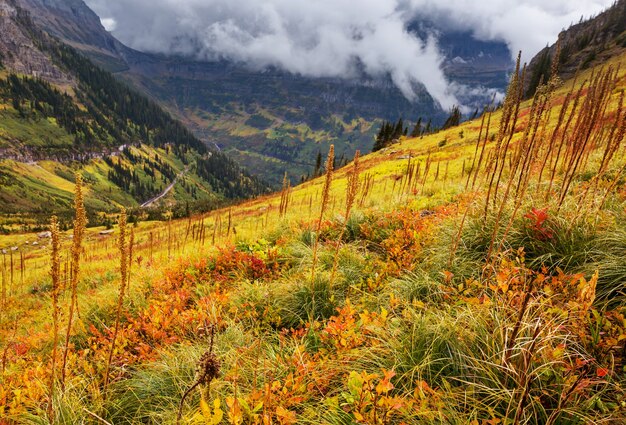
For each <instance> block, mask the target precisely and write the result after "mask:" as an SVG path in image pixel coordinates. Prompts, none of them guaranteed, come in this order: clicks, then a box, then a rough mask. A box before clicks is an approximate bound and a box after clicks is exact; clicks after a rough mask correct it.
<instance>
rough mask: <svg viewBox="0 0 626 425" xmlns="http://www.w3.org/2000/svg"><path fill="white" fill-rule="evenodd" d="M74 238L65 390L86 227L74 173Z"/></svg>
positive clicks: (80, 187)
mask: <svg viewBox="0 0 626 425" xmlns="http://www.w3.org/2000/svg"><path fill="white" fill-rule="evenodd" d="M74 213H75V218H74V237H73V239H72V251H71V256H72V265H71V276H70V278H71V282H70V291H71V300H70V307H69V310H68V319H67V331H66V333H65V346H64V349H63V365H62V366H61V388H63V389H65V370H66V367H67V354H68V351H69V346H70V336H71V332H72V325H73V323H74V313H76V314H78V279H79V277H80V255H81V252H82V244H83V236H84V234H85V228H86V227H87V213H86V211H85V205H84V201H83V179H82V176H81V175H80V174H78V173H76V188H75V191H74Z"/></svg>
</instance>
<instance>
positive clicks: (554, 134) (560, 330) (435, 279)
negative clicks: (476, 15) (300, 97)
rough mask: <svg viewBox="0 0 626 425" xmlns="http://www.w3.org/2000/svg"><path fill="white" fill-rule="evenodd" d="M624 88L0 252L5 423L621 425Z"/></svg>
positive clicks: (540, 105) (12, 240)
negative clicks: (199, 204) (278, 185)
mask: <svg viewBox="0 0 626 425" xmlns="http://www.w3.org/2000/svg"><path fill="white" fill-rule="evenodd" d="M620 65H621V66H620ZM625 65H626V64H625V63H624V57H623V56H622V57H617V58H614V59H612V60H611V61H610V62H608V63H606V64H605V65H604V66H603V67H602V68H595V69H593V70H589V71H587V72H585V73H581V74H580V75H578V76H577V78H576V79H575V80H574V81H568V82H561V81H559V80H558V78H556V77H553V78H552V79H550V81H549V82H548V83H547V84H546V85H544V86H542V87H540V88H539V90H538V91H537V94H536V95H535V97H534V99H531V100H525V101H522V100H521V93H522V92H523V88H522V87H521V83H520V80H521V74H522V70H521V69H518V72H516V73H515V74H514V76H513V78H512V82H511V86H510V87H509V90H508V93H507V97H506V99H505V101H504V102H503V104H502V105H501V106H500V107H499V108H497V109H496V108H488V109H487V110H486V111H485V112H484V113H483V114H482V116H481V117H479V118H478V119H476V120H473V121H469V122H466V123H464V124H462V125H460V126H458V127H454V128H451V129H449V130H446V131H443V132H439V133H435V134H432V135H427V136H424V137H421V138H417V139H402V140H400V141H399V142H398V143H397V144H393V145H392V146H390V147H388V148H385V149H383V150H381V151H379V152H376V153H374V154H369V155H363V156H361V157H360V158H358V160H356V161H354V162H352V163H350V164H348V165H347V166H346V167H343V168H342V169H340V170H336V171H335V172H333V170H332V166H329V165H330V164H332V156H331V157H329V159H328V162H327V166H326V170H327V173H326V174H325V175H324V176H322V177H320V178H317V179H314V180H312V181H309V182H306V183H304V184H302V185H299V186H297V187H293V188H291V187H289V185H288V184H285V185H284V188H283V190H282V191H281V192H279V193H276V194H274V195H270V196H265V197H259V198H257V199H254V200H252V201H249V202H246V203H243V204H240V205H236V206H233V207H230V208H226V209H222V210H218V211H213V212H210V213H207V214H204V215H199V216H193V217H191V218H188V219H183V220H173V219H171V217H168V216H164V217H163V220H162V221H151V222H148V221H140V222H139V223H137V224H130V223H126V222H125V221H126V217H125V215H124V214H120V216H119V221H120V225H119V226H115V227H114V228H113V229H112V230H113V232H112V233H110V232H106V231H105V229H104V228H87V229H86V230H85V233H84V235H83V236H81V235H80V234H76V229H74V230H69V231H57V230H56V229H54V226H53V229H52V230H53V232H52V233H53V237H52V238H51V239H50V238H47V237H39V236H38V235H37V234H15V235H9V236H2V237H0V247H4V249H5V250H4V251H2V252H3V257H2V264H1V267H2V299H1V302H2V310H1V311H2V313H1V317H0V350H1V351H0V361H1V365H0V366H1V374H2V375H1V376H2V378H1V380H0V423H4V424H13V423H33V424H44V423H58V424H62V423H68V424H70V423H93V424H125V423H128V424H139V423H149V424H150V423H153V424H167V423H171V424H173V423H190V424H193V423H198V424H221V423H224V424H244V423H252V424H295V423H303V424H307V423H310V424H481V425H482V424H485V425H491V424H549V425H555V424H588V423H607V424H620V423H624V421H625V420H626V393H625V390H626V380H625V375H624V372H625V367H626V345H625V343H624V340H625V339H626V319H625V317H624V314H625V313H626V305H625V302H624V301H625V299H624V297H625V295H624V288H625V285H626V261H624V258H626V189H625V188H626V186H625V182H626V144H625V143H624V134H625V132H626V119H625V117H626V108H624V105H623V104H624V88H626V72H625ZM76 181H78V182H80V178H77V179H76ZM81 196H82V194H81ZM72 202H73V200H72ZM77 205H79V208H76V210H77V211H78V212H79V213H78V217H79V218H80V202H78V203H77ZM78 221H80V220H78ZM77 228H78V229H79V233H80V226H78V227H77ZM103 231H104V234H101V233H103ZM42 236H43V235H42ZM76 241H79V242H82V243H80V244H79V243H78V242H76ZM35 242H36V243H35ZM79 245H80V246H79ZM13 248H15V249H13ZM76 270H78V273H75V271H76ZM74 285H75V286H74ZM73 288H76V292H75V293H74V294H73ZM71 306H74V308H71ZM68 323H69V326H68ZM55 335H56V336H55ZM66 341H67V343H66Z"/></svg>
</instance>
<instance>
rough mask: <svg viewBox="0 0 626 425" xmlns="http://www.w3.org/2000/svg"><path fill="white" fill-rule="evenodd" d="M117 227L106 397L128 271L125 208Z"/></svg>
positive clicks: (105, 384) (105, 379) (105, 378)
mask: <svg viewBox="0 0 626 425" xmlns="http://www.w3.org/2000/svg"><path fill="white" fill-rule="evenodd" d="M118 227H119V231H120V235H119V238H118V249H119V254H120V288H119V295H118V298H117V308H116V313H115V325H114V328H113V337H112V338H111V346H110V348H109V355H108V357H107V362H106V367H105V371H104V390H103V392H104V394H105V397H106V391H107V387H108V385H109V376H110V374H109V370H110V368H111V361H112V360H113V353H114V352H115V341H116V339H117V333H118V331H119V327H120V318H121V316H122V307H123V306H124V293H125V291H126V284H127V282H128V281H127V279H128V277H127V273H128V245H127V241H126V232H127V229H126V210H122V213H121V214H120V218H119V222H118Z"/></svg>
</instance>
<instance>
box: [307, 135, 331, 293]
mask: <svg viewBox="0 0 626 425" xmlns="http://www.w3.org/2000/svg"><path fill="white" fill-rule="evenodd" d="M334 164H335V145H330V149H329V150H328V157H327V158H326V175H325V177H324V185H323V186H322V199H321V204H320V215H319V218H318V219H317V223H316V225H315V242H314V243H313V260H312V264H311V282H313V278H314V277H315V266H316V265H317V250H318V247H319V233H320V230H321V229H322V222H323V220H324V213H325V212H326V209H327V208H328V200H329V197H330V186H331V184H332V182H333V168H334Z"/></svg>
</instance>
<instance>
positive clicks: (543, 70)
mask: <svg viewBox="0 0 626 425" xmlns="http://www.w3.org/2000/svg"><path fill="white" fill-rule="evenodd" d="M559 49H560V51H559ZM625 50H626V0H618V1H616V2H615V4H614V5H613V6H612V7H611V8H609V9H608V10H606V11H604V12H603V13H601V14H600V15H598V16H597V17H595V18H593V19H589V20H586V21H581V22H579V23H578V24H576V25H572V26H571V27H570V28H568V29H567V30H565V31H563V32H561V34H559V38H558V41H557V42H555V43H554V44H552V45H551V46H549V47H546V48H545V49H543V50H542V51H540V52H539V53H538V54H537V55H536V56H535V57H534V58H533V59H532V61H531V62H530V64H529V67H528V69H529V72H528V79H527V81H526V85H527V95H528V96H532V94H533V92H534V89H535V88H536V87H537V85H538V84H539V83H540V81H541V79H543V80H545V81H547V78H549V75H550V69H551V67H552V62H553V61H554V58H555V57H556V55H557V54H558V55H559V64H558V69H559V76H560V77H561V78H562V79H564V80H566V79H570V78H573V77H574V76H575V75H576V74H577V73H579V72H580V71H583V70H585V69H589V68H591V67H593V66H596V65H598V64H602V63H604V62H606V61H607V60H608V59H609V58H611V57H614V56H619V55H620V54H621V53H622V52H624V51H625Z"/></svg>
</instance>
